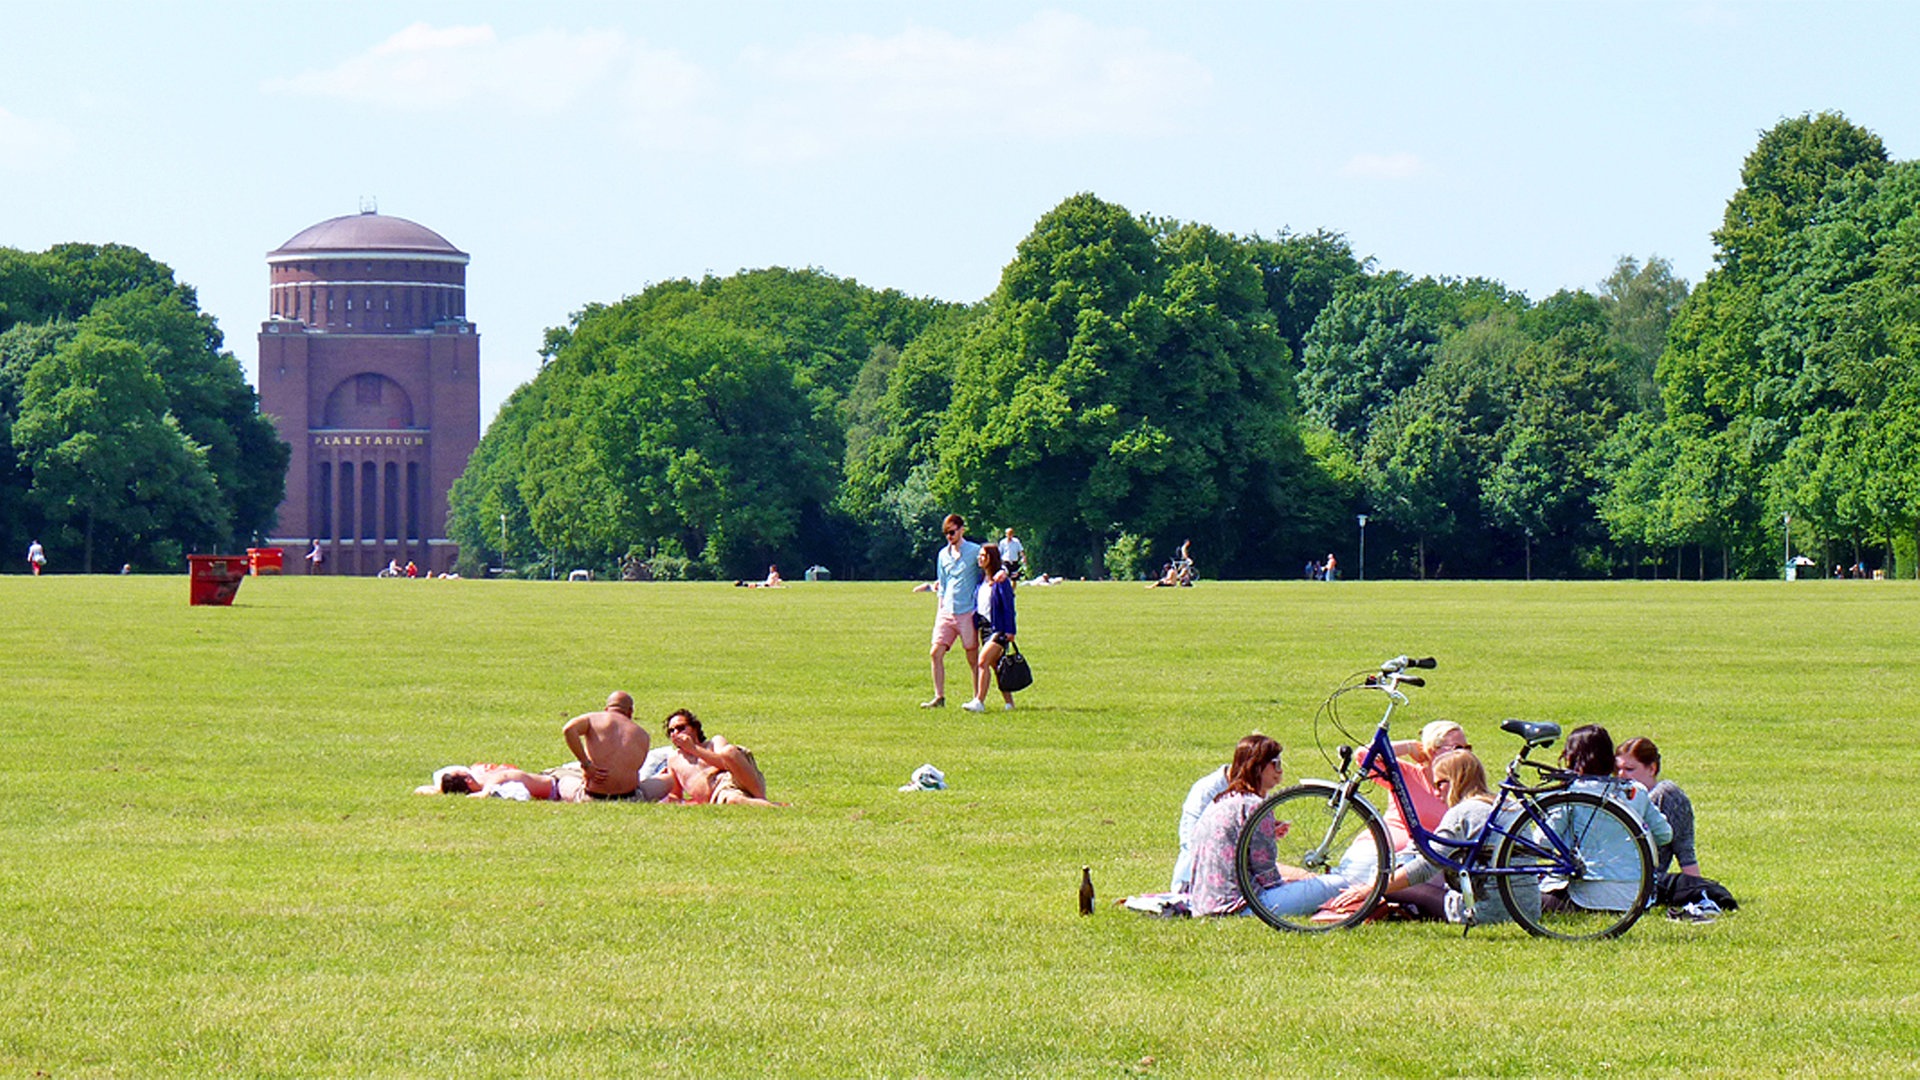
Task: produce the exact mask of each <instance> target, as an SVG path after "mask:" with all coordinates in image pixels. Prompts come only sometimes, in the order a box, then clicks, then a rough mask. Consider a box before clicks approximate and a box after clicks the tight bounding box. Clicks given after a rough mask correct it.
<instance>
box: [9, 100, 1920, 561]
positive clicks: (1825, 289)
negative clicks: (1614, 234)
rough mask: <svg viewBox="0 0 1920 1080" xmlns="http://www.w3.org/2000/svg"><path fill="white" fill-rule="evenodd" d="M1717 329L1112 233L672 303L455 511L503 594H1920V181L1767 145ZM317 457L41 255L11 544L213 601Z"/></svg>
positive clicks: (1085, 211)
mask: <svg viewBox="0 0 1920 1080" xmlns="http://www.w3.org/2000/svg"><path fill="white" fill-rule="evenodd" d="M1713 238H1714V242H1715V246H1716V255H1715V263H1714V266H1713V268H1712V269H1711V270H1710V271H1709V272H1708V273H1707V275H1706V277H1705V278H1704V280H1702V281H1701V282H1700V283H1699V286H1698V287H1697V288H1691V289H1690V288H1689V286H1688V283H1687V282H1685V281H1682V280H1680V279H1679V278H1677V277H1676V276H1675V275H1674V273H1673V271H1672V268H1671V266H1670V265H1669V264H1668V263H1667V262H1666V261H1665V260H1663V259H1661V258H1659V257H1658V256H1650V257H1648V258H1646V259H1645V260H1644V261H1642V260H1640V259H1637V258H1622V259H1621V260H1619V262H1618V264H1617V265H1616V266H1614V267H1613V268H1612V270H1611V272H1610V273H1609V274H1608V275H1607V276H1606V277H1605V279H1604V280H1602V281H1600V282H1599V283H1597V284H1596V286H1595V287H1593V288H1592V289H1590V290H1565V291H1562V292H1559V293H1556V294H1554V295H1552V296H1549V297H1547V298H1545V299H1543V300H1538V301H1536V300H1533V299H1530V298H1529V297H1527V296H1526V295H1524V294H1522V293H1520V292H1518V291H1516V290H1512V289H1509V288H1507V287H1506V286H1504V285H1503V284H1501V283H1500V282H1498V281H1492V280H1487V279H1484V278H1474V277H1464V278H1454V277H1419V278H1416V277H1413V276H1411V275H1408V274H1405V273H1402V272H1399V271H1395V270H1390V269H1381V268H1379V267H1377V266H1375V265H1374V264H1373V262H1372V261H1371V260H1370V259H1366V258H1362V257H1359V256H1356V255H1355V253H1354V252H1353V250H1352V248H1351V246H1350V245H1349V243H1348V241H1347V239H1346V238H1345V237H1344V236H1342V235H1340V234H1338V233H1334V232H1327V231H1317V232H1313V233H1305V234H1301V233H1292V232H1287V231H1282V232H1281V233H1279V234H1277V235H1275V236H1270V237H1267V236H1259V235H1254V236H1236V235H1232V234H1228V233H1224V232H1221V231H1219V230H1216V229H1214V228H1212V227H1209V226H1207V225H1204V224H1198V223H1191V222H1181V221H1175V220H1169V219H1163V218H1155V217H1151V216H1145V215H1137V214H1134V213H1132V212H1130V211H1129V210H1127V209H1126V208H1124V207H1121V206H1117V205H1115V204H1113V203H1110V202H1107V201H1104V200H1102V199H1100V198H1098V197H1096V196H1094V195H1092V194H1081V195H1076V196H1073V197H1071V198H1069V199H1067V200H1065V201H1064V202H1062V203H1061V204H1060V205H1058V206H1057V207H1055V208H1054V209H1052V210H1051V211H1049V212H1048V213H1047V214H1045V215H1044V216H1042V217H1041V218H1040V220H1039V221H1038V222H1036V223H1035V225H1034V227H1033V230H1032V231H1031V233H1029V235H1028V236H1027V237H1026V238H1025V239H1023V240H1022V241H1021V242H1020V243H1019V244H1018V246H1017V247H1016V249H1015V251H1014V253H1013V257H1012V260H1011V261H1010V262H1009V263H1008V264H1007V266H1006V267H1005V269H1004V270H1003V272H1002V274H1001V279H1000V283H999V285H998V287H997V288H996V289H995V290H994V291H993V293H992V294H991V295H989V296H988V297H986V298H985V299H983V300H981V301H979V302H977V303H973V304H955V303H946V302H941V301H935V300H928V299H921V298H915V297H909V296H905V295H902V294H900V293H898V292H896V291H893V290H876V289H872V288H868V287H865V286H862V285H860V284H859V283H857V282H854V281H850V280H846V279H842V278H837V277H835V276H833V275H830V274H827V273H824V272H822V271H819V270H787V269H768V270H756V271H746V272H742V273H739V274H735V275H732V276H730V277H725V278H719V277H712V276H709V277H707V278H704V279H702V280H699V281H690V280H677V281H669V282H664V283H661V284H657V285H653V286H650V287H648V288H647V289H645V290H644V291H643V292H641V293H640V294H638V295H635V296H629V297H627V298H625V299H623V300H621V301H619V302H617V303H611V304H592V305H588V306H587V307H585V308H584V309H583V310H581V311H580V312H577V313H576V314H574V315H573V316H572V317H571V318H570V320H569V321H568V323H567V325H565V326H563V327H558V328H555V329H552V330H550V331H549V332H548V334H547V337H546V341H545V343H544V345H543V347H542V349H541V369H540V371H539V373H538V375H537V376H536V377H535V378H534V379H533V380H532V381H530V382H528V383H527V384H525V385H523V386H521V387H519V388H518V389H516V390H515V391H514V393H513V394H512V395H511V396H510V397H509V398H508V400H507V402H506V404H505V405H504V406H503V407H502V409H501V411H500V413H499V415H498V417H497V418H496V419H495V420H494V422H493V423H492V425H491V426H490V427H489V429H488V431H487V433H486V435H485V436H484V437H483V438H482V440H481V442H480V446H479V448H478V450H477V451H476V452H475V454H474V456H473V458H472V459H471V461H470V462H469V465H468V468H467V470H466V472H465V474H464V475H463V476H462V477H461V478H460V479H459V481H458V482H457V483H456V485H455V487H454V490H453V492H452V495H451V500H450V502H451V513H450V520H449V523H448V532H449V535H450V536H451V537H452V538H453V539H455V540H456V541H458V542H459V543H460V545H461V547H462V551H463V552H464V553H465V558H466V561H467V565H468V569H469V570H473V569H477V567H478V566H479V565H480V564H483V563H484V564H495V565H499V564H506V565H510V566H514V567H516V568H518V569H520V570H521V571H522V572H528V573H541V572H543V571H549V572H551V571H560V570H565V569H570V568H572V567H576V566H588V567H595V568H598V569H600V570H602V571H606V572H612V571H614V570H615V569H617V568H618V567H619V566H620V565H621V564H623V563H633V562H639V561H644V562H645V563H646V565H647V566H648V567H649V569H650V570H651V571H652V572H653V573H654V574H655V575H656V576H663V577H707V578H744V577H758V576H760V575H761V574H763V573H764V572H765V569H766V567H767V565H768V564H771V563H778V564H780V565H781V566H782V567H783V568H785V569H786V571H787V572H788V573H789V574H792V573H793V572H795V571H796V570H797V569H798V568H800V567H804V566H807V565H810V564H813V563H820V564H824V565H826V566H827V567H828V568H829V569H831V570H832V571H833V573H834V574H835V575H836V576H841V577H855V578H897V577H913V576H919V575H923V574H924V573H926V572H927V568H928V565H929V555H928V551H929V549H930V548H931V547H932V546H933V545H934V544H935V543H936V542H937V536H938V530H937V524H938V521H939V519H940V517H941V516H942V515H943V514H945V513H946V512H948V511H958V512H960V513H962V514H965V515H966V516H967V517H968V518H969V519H970V520H971V521H972V522H973V523H974V525H975V529H974V531H975V533H976V535H978V534H979V533H981V532H983V531H984V530H985V529H987V528H995V529H997V528H1000V527H1004V526H1013V527H1015V528H1016V529H1018V530H1019V531H1020V533H1021V534H1022V536H1023V538H1024V539H1026V540H1027V542H1028V543H1029V545H1030V548H1031V550H1032V553H1033V561H1034V564H1035V566H1036V568H1038V569H1045V570H1048V571H1050V572H1053V573H1058V574H1065V575H1070V576H1082V575H1086V576H1106V575H1114V576H1132V575H1135V574H1138V573H1141V572H1148V571H1151V570H1152V569H1153V568H1154V567H1155V566H1156V565H1157V564H1158V562H1159V561H1160V560H1162V559H1164V558H1166V557H1167V556H1168V555H1170V554H1171V553H1172V552H1173V551H1174V550H1175V549H1176V548H1177V547H1178V546H1179V544H1180V543H1181V542H1182V541H1183V540H1186V539H1192V540H1193V541H1194V545H1195V549H1196V553H1197V555H1198V557H1199V563H1200V568H1201V570H1202V571H1203V572H1204V573H1207V574H1212V575H1217V576H1237V577H1272V576H1292V575H1295V574H1298V573H1300V572H1301V568H1302V567H1303V565H1304V564H1305V563H1306V562H1307V561H1308V560H1316V561H1317V560H1320V559H1322V558H1324V556H1325V555H1326V554H1327V553H1329V552H1331V553H1335V554H1337V555H1338V557H1339V561H1340V563H1341V565H1342V566H1343V568H1344V569H1345V571H1346V573H1347V574H1348V575H1349V576H1351V575H1352V574H1353V573H1354V572H1355V571H1356V570H1358V568H1359V563H1360V559H1359V554H1360V552H1359V546H1360V542H1361V531H1360V528H1359V523H1358V519H1359V516H1360V515H1365V516H1366V518H1367V525H1366V526H1365V543H1366V572H1367V574H1368V576H1379V577H1387V576H1399V577H1428V576H1444V577H1519V576H1523V575H1537V576H1543V577H1547V576H1550V577H1607V576H1667V577H1671V576H1683V575H1684V576H1687V577H1707V576H1734V577H1740V576H1768V575H1774V574H1777V573H1778V572H1779V568H1780V565H1781V559H1782V557H1783V555H1785V554H1787V552H1786V550H1785V547H1784V545H1785V544H1786V542H1787V537H1786V533H1787V531H1788V530H1789V529H1790V530H1791V536H1792V542H1793V547H1794V552H1793V553H1795V554H1798V553H1803V552H1804V553H1807V554H1810V555H1814V556H1817V559H1816V561H1817V562H1818V563H1819V564H1820V565H1821V566H1822V568H1823V569H1825V568H1826V567H1828V566H1830V565H1832V564H1834V563H1846V564H1853V563H1856V562H1857V563H1861V564H1863V565H1866V566H1869V567H1872V568H1876V569H1886V570H1889V571H1892V572H1895V573H1901V574H1912V573H1913V572H1914V571H1915V566H1916V563H1917V562H1920V560H1916V559H1915V554H1916V551H1920V410H1916V408H1915V407H1914V406H1915V405H1916V400H1915V399H1916V398H1917V397H1920V355H1916V353H1917V352H1920V310H1917V308H1920V290H1916V288H1915V284H1916V282H1915V278H1916V276H1920V165H1916V164H1915V163H1909V162H1893V161H1891V160H1889V159H1888V156H1887V153H1886V150H1885V147H1884V146H1883V145H1882V143H1881V141H1880V140H1879V138H1878V137H1876V136H1875V135H1873V134H1872V133H1871V132H1869V131H1867V130H1865V129H1863V128H1861V127H1859V126H1857V125H1855V124H1853V123H1851V122H1850V121H1848V120H1847V119H1846V118H1845V117H1843V116H1841V115H1839V114H1836V113H1819V114H1808V115H1804V116H1800V117H1795V118H1791V119H1787V120H1784V121H1782V122H1781V123H1779V124H1778V125H1776V126H1775V127H1774V128H1772V129H1771V130H1769V131H1767V132H1765V133H1763V135H1762V136H1761V138H1760V140H1759V143H1758V145H1757V146H1756V148H1755V149H1754V151H1753V152H1752V153H1751V154H1750V155H1749V156H1748V158H1747V160H1746V162H1745V164H1744V166H1743V168H1742V171H1741V182H1740V187H1739V189H1738V190H1737V191H1736V192H1735V193H1734V194H1733V196H1732V198H1731V199H1730V200H1729V202H1728V205H1727V208H1726V213H1725V217H1724V219H1723V221H1722V222H1721V224H1720V227H1719V228H1718V229H1717V230H1716V231H1715V232H1714V233H1713ZM286 454H287V451H286V448H285V447H284V446H283V445H282V444H280V443H279V442H278V441H277V439H275V438H274V437H273V432H272V429H271V426H270V425H269V424H268V423H267V421H266V420H265V418H263V417H261V416H260V415H259V414H258V411H257V404H256V399H255V398H254V395H253V393H252V391H251V390H250V389H249V388H248V387H247V386H246V384H245V382H244V380H243V379H242V378H241V376H240V373H239V370H238V365H237V364H236V363H235V362H234V361H233V358H232V356H231V355H230V354H228V353H226V352H224V351H222V348H221V338H220V333H219V330H218V328H217V327H216V326H215V325H214V323H213V321H212V320H211V319H210V318H208V317H207V316H205V315H204V314H203V313H201V312H200V311H199V310H198V308H197V306H196V304H195V301H194V296H193V292H192V290H191V289H190V288H188V287H186V286H184V285H181V284H179V283H177V282H175V281H174V280H173V276H172V273H171V271H169V270H168V269H167V268H166V267H165V266H164V265H162V264H159V263H157V262H154V261H153V260H152V259H150V258H149V257H147V256H145V255H143V254H141V253H139V252H137V251H134V250H132V249H129V248H123V247H119V246H114V245H108V246H99V247H97V246H92V245H63V246H61V247H57V248H53V249H50V250H49V251H47V252H44V253H37V254H34V253H22V252H17V251H11V250H6V249H0V531H4V537H0V542H5V543H8V544H11V545H13V547H14V548H15V549H17V550H24V545H25V542H26V540H27V539H29V538H31V537H32V536H39V537H40V538H41V539H42V540H44V541H46V542H47V543H48V545H49V547H50V548H51V549H52V550H53V551H54V552H55V554H56V556H59V555H61V554H62V553H65V556H66V557H65V558H64V559H62V560H61V561H63V562H65V563H67V564H69V565H71V564H76V563H77V564H81V565H93V564H99V565H103V566H115V565H118V564H119V563H121V562H134V563H136V564H151V565H154V566H169V565H177V562H178V555H179V553H180V552H182V551H185V550H192V549H195V548H205V547H213V546H229V545H231V546H238V545H239V544H242V543H244V542H246V540H248V539H249V538H251V537H253V536H256V535H259V534H262V533H264V532H265V531H266V530H267V529H268V528H269V527H270V525H271V516H272V512H273V508H274V507H275V506H276V505H277V503H278V501H279V498H280V495H281V491H282V482H283V475H284V468H285V462H286Z"/></svg>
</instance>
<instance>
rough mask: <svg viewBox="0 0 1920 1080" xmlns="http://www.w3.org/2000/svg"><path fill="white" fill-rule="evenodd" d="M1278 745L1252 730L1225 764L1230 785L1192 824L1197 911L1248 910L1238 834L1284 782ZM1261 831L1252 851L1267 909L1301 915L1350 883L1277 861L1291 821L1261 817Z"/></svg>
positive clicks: (1193, 903) (1191, 905) (1229, 912)
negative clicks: (1278, 848)
mask: <svg viewBox="0 0 1920 1080" xmlns="http://www.w3.org/2000/svg"><path fill="white" fill-rule="evenodd" d="M1280 772H1281V770H1280V744H1279V743H1277V742H1274V741H1273V740H1272V739H1270V738H1268V737H1267V736H1265V735H1259V734H1254V735H1249V736H1247V737H1246V738H1244V739H1241V740H1240V745H1239V746H1237V747H1235V748H1234V751H1233V762H1232V763H1231V764H1230V765H1228V766H1227V790H1225V791H1223V792H1221V793H1220V795H1219V797H1217V798H1215V799H1214V801H1213V805H1212V806H1209V807H1207V809H1206V811H1205V812H1204V813H1202V814H1201V815H1200V821H1199V823H1198V824H1196V825H1195V826H1194V829H1193V836H1194V839H1193V851H1194V858H1193V896H1192V899H1191V901H1190V902H1189V908H1190V910H1191V911H1192V912H1193V913H1194V914H1195V915H1244V914H1246V912H1247V898H1246V896H1245V895H1244V894H1242V893H1241V892H1240V880H1239V877H1238V875H1237V874H1236V872H1235V869H1234V865H1235V862H1236V859H1237V856H1238V852H1239V847H1240V833H1241V830H1243V829H1244V828H1246V824H1247V819H1248V818H1250V817H1252V816H1253V812H1254V811H1255V810H1256V809H1258V808H1259V806H1260V800H1261V799H1264V798H1265V797H1266V795H1267V792H1269V791H1272V790H1273V789H1274V787H1275V786H1276V785H1278V784H1279V783H1280ZM1259 828H1260V829H1261V833H1260V834H1258V835H1257V836H1256V837H1255V842H1254V844H1253V847H1252V851H1251V852H1250V860H1251V862H1252V864H1253V876H1254V881H1255V882H1257V883H1258V884H1259V886H1260V902H1261V904H1262V905H1263V906H1265V907H1266V908H1267V909H1268V910H1269V911H1276V912H1289V913H1292V914H1296V915H1302V914H1305V913H1307V912H1309V911H1312V910H1314V909H1315V908H1318V907H1319V906H1320V905H1321V904H1324V903H1326V902H1327V901H1328V900H1329V899H1331V898H1332V897H1333V896H1334V894H1336V893H1338V892H1339V891H1340V890H1341V889H1344V888H1346V887H1347V886H1348V885H1349V884H1351V882H1350V881H1349V880H1348V879H1347V878H1345V877H1341V876H1340V875H1337V874H1322V875H1320V876H1318V877H1315V876H1312V875H1309V874H1307V873H1306V871H1304V870H1301V869H1299V868H1298V867H1292V866H1281V865H1279V864H1278V852H1277V851H1276V845H1277V843H1278V841H1279V839H1280V837H1282V836H1284V835H1286V830H1287V824H1286V823H1285V822H1281V823H1280V824H1279V826H1278V827H1277V829H1276V827H1275V825H1274V822H1273V819H1272V818H1271V817H1263V818H1261V821H1260V826H1259Z"/></svg>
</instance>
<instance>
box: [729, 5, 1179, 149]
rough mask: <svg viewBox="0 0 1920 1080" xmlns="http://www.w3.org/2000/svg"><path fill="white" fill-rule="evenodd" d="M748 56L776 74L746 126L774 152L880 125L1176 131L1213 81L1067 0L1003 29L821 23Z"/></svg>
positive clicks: (937, 134) (970, 131) (1050, 134)
mask: <svg viewBox="0 0 1920 1080" xmlns="http://www.w3.org/2000/svg"><path fill="white" fill-rule="evenodd" d="M744 61H745V66H746V67H747V69H748V70H749V71H752V72H754V73H756V74H757V75H759V76H760V77H761V78H763V79H765V80H766V81H767V82H768V83H770V84H771V85H770V86H769V88H768V92H767V93H766V94H764V95H763V96H762V97H761V98H760V99H759V100H758V101H756V102H754V103H752V104H751V105H750V106H749V114H748V115H747V116H746V117H745V118H744V124H745V128H744V134H746V135H747V136H749V137H751V138H754V139H756V140H759V142H760V150H761V152H762V153H767V154H771V155H773V156H786V155H787V154H795V153H798V154H805V153H809V152H815V151H823V150H826V149H829V148H832V147H834V146H837V145H841V144H846V143H854V142H862V141H870V140H876V139H877V140H894V139H900V138H929V139H956V138H958V139H972V138H998V137H1007V136H1013V137H1025V138H1074V137H1079V136H1087V135H1107V134H1126V135H1136V136H1137V135H1153V134H1166V133H1168V132H1171V131H1176V130H1178V129H1180V128H1181V127H1182V126H1183V123H1184V121H1185V118H1186V117H1187V116H1188V115H1189V114H1190V113H1191V111H1192V108H1193V106H1194V105H1195V104H1196V103H1198V102H1199V101H1200V100H1201V99H1202V98H1204V96H1205V95H1206V93H1207V91H1208V89H1209V87H1210V86H1211V83H1212V76H1211V74H1210V73H1209V72H1208V71H1207V69H1206V68H1205V67H1204V66H1203V65H1201V64H1200V63H1199V62H1198V61H1196V60H1194V59H1193V58H1192V57H1189V56H1186V55H1184V54H1181V53H1177V52H1171V51H1168V50H1166V49H1162V48H1160V47H1158V46H1156V45H1155V44H1154V43H1153V41H1152V39H1151V38H1150V37H1149V36H1148V35H1147V33H1146V32H1145V31H1143V30H1129V29H1109V28H1105V27H1100V26H1096V25H1094V24H1093V23H1090V22H1088V21H1086V20H1085V19H1081V18H1078V17H1076V16H1072V15H1065V14H1058V13H1049V14H1043V15H1040V16H1038V17H1036V18H1034V19H1032V20H1029V21H1028V22H1026V23H1023V24H1021V25H1019V26H1017V27H1014V28H1013V29H1012V30H1011V31H1010V32H1008V33H1005V34H1002V35H999V36H979V37H961V36H958V35H955V34H952V33H949V32H947V31H944V30H935V29H926V28H911V29H908V30H904V31H902V32H900V33H898V34H893V35H890V36H887V37H875V36H873V35H868V34H848V35H839V36H830V37H816V38H811V39H808V40H806V41H803V42H801V43H799V44H797V45H795V46H793V47H792V48H788V49H784V50H768V49H759V50H752V51H749V52H748V53H747V55H746V56H745V57H744Z"/></svg>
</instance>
